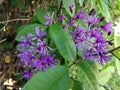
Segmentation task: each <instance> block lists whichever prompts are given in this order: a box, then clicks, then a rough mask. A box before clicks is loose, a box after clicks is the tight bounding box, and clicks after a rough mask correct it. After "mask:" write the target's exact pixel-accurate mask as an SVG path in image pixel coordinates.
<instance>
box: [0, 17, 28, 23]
mask: <svg viewBox="0 0 120 90" xmlns="http://www.w3.org/2000/svg"><path fill="white" fill-rule="evenodd" d="M29 20H30V18H17V19H12V20H7V21H1V22H0V23H9V22H14V21H29Z"/></svg>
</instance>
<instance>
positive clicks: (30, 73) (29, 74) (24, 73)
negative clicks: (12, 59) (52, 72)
mask: <svg viewBox="0 0 120 90" xmlns="http://www.w3.org/2000/svg"><path fill="white" fill-rule="evenodd" d="M22 75H23V77H25V78H26V79H27V80H29V79H30V78H31V77H32V76H33V75H34V72H32V71H25V72H22Z"/></svg>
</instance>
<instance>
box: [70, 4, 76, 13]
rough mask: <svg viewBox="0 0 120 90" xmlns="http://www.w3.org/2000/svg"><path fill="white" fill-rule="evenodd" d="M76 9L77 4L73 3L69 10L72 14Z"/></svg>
mask: <svg viewBox="0 0 120 90" xmlns="http://www.w3.org/2000/svg"><path fill="white" fill-rule="evenodd" d="M74 7H75V3H74V2H73V3H72V4H71V5H70V7H69V9H70V11H71V12H73V9H74Z"/></svg>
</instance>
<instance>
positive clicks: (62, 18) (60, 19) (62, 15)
mask: <svg viewBox="0 0 120 90" xmlns="http://www.w3.org/2000/svg"><path fill="white" fill-rule="evenodd" d="M65 18H66V17H65V16H64V14H61V15H60V16H59V17H58V20H59V21H62V20H64V19H65Z"/></svg>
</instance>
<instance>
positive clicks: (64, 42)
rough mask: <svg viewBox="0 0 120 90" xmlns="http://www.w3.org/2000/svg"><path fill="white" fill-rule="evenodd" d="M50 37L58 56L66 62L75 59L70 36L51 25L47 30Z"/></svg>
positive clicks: (58, 27) (56, 26)
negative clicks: (58, 53)
mask: <svg viewBox="0 0 120 90" xmlns="http://www.w3.org/2000/svg"><path fill="white" fill-rule="evenodd" d="M49 32H50V36H51V37H52V39H53V41H54V42H55V44H56V47H57V49H58V50H59V52H60V54H61V55H62V56H63V57H64V59H65V60H66V61H69V60H72V61H73V60H75V59H76V48H75V44H74V41H73V40H72V37H71V36H70V34H69V33H68V32H67V31H65V30H63V29H62V28H61V27H60V26H59V25H57V24H53V25H51V26H50V29H49Z"/></svg>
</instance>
